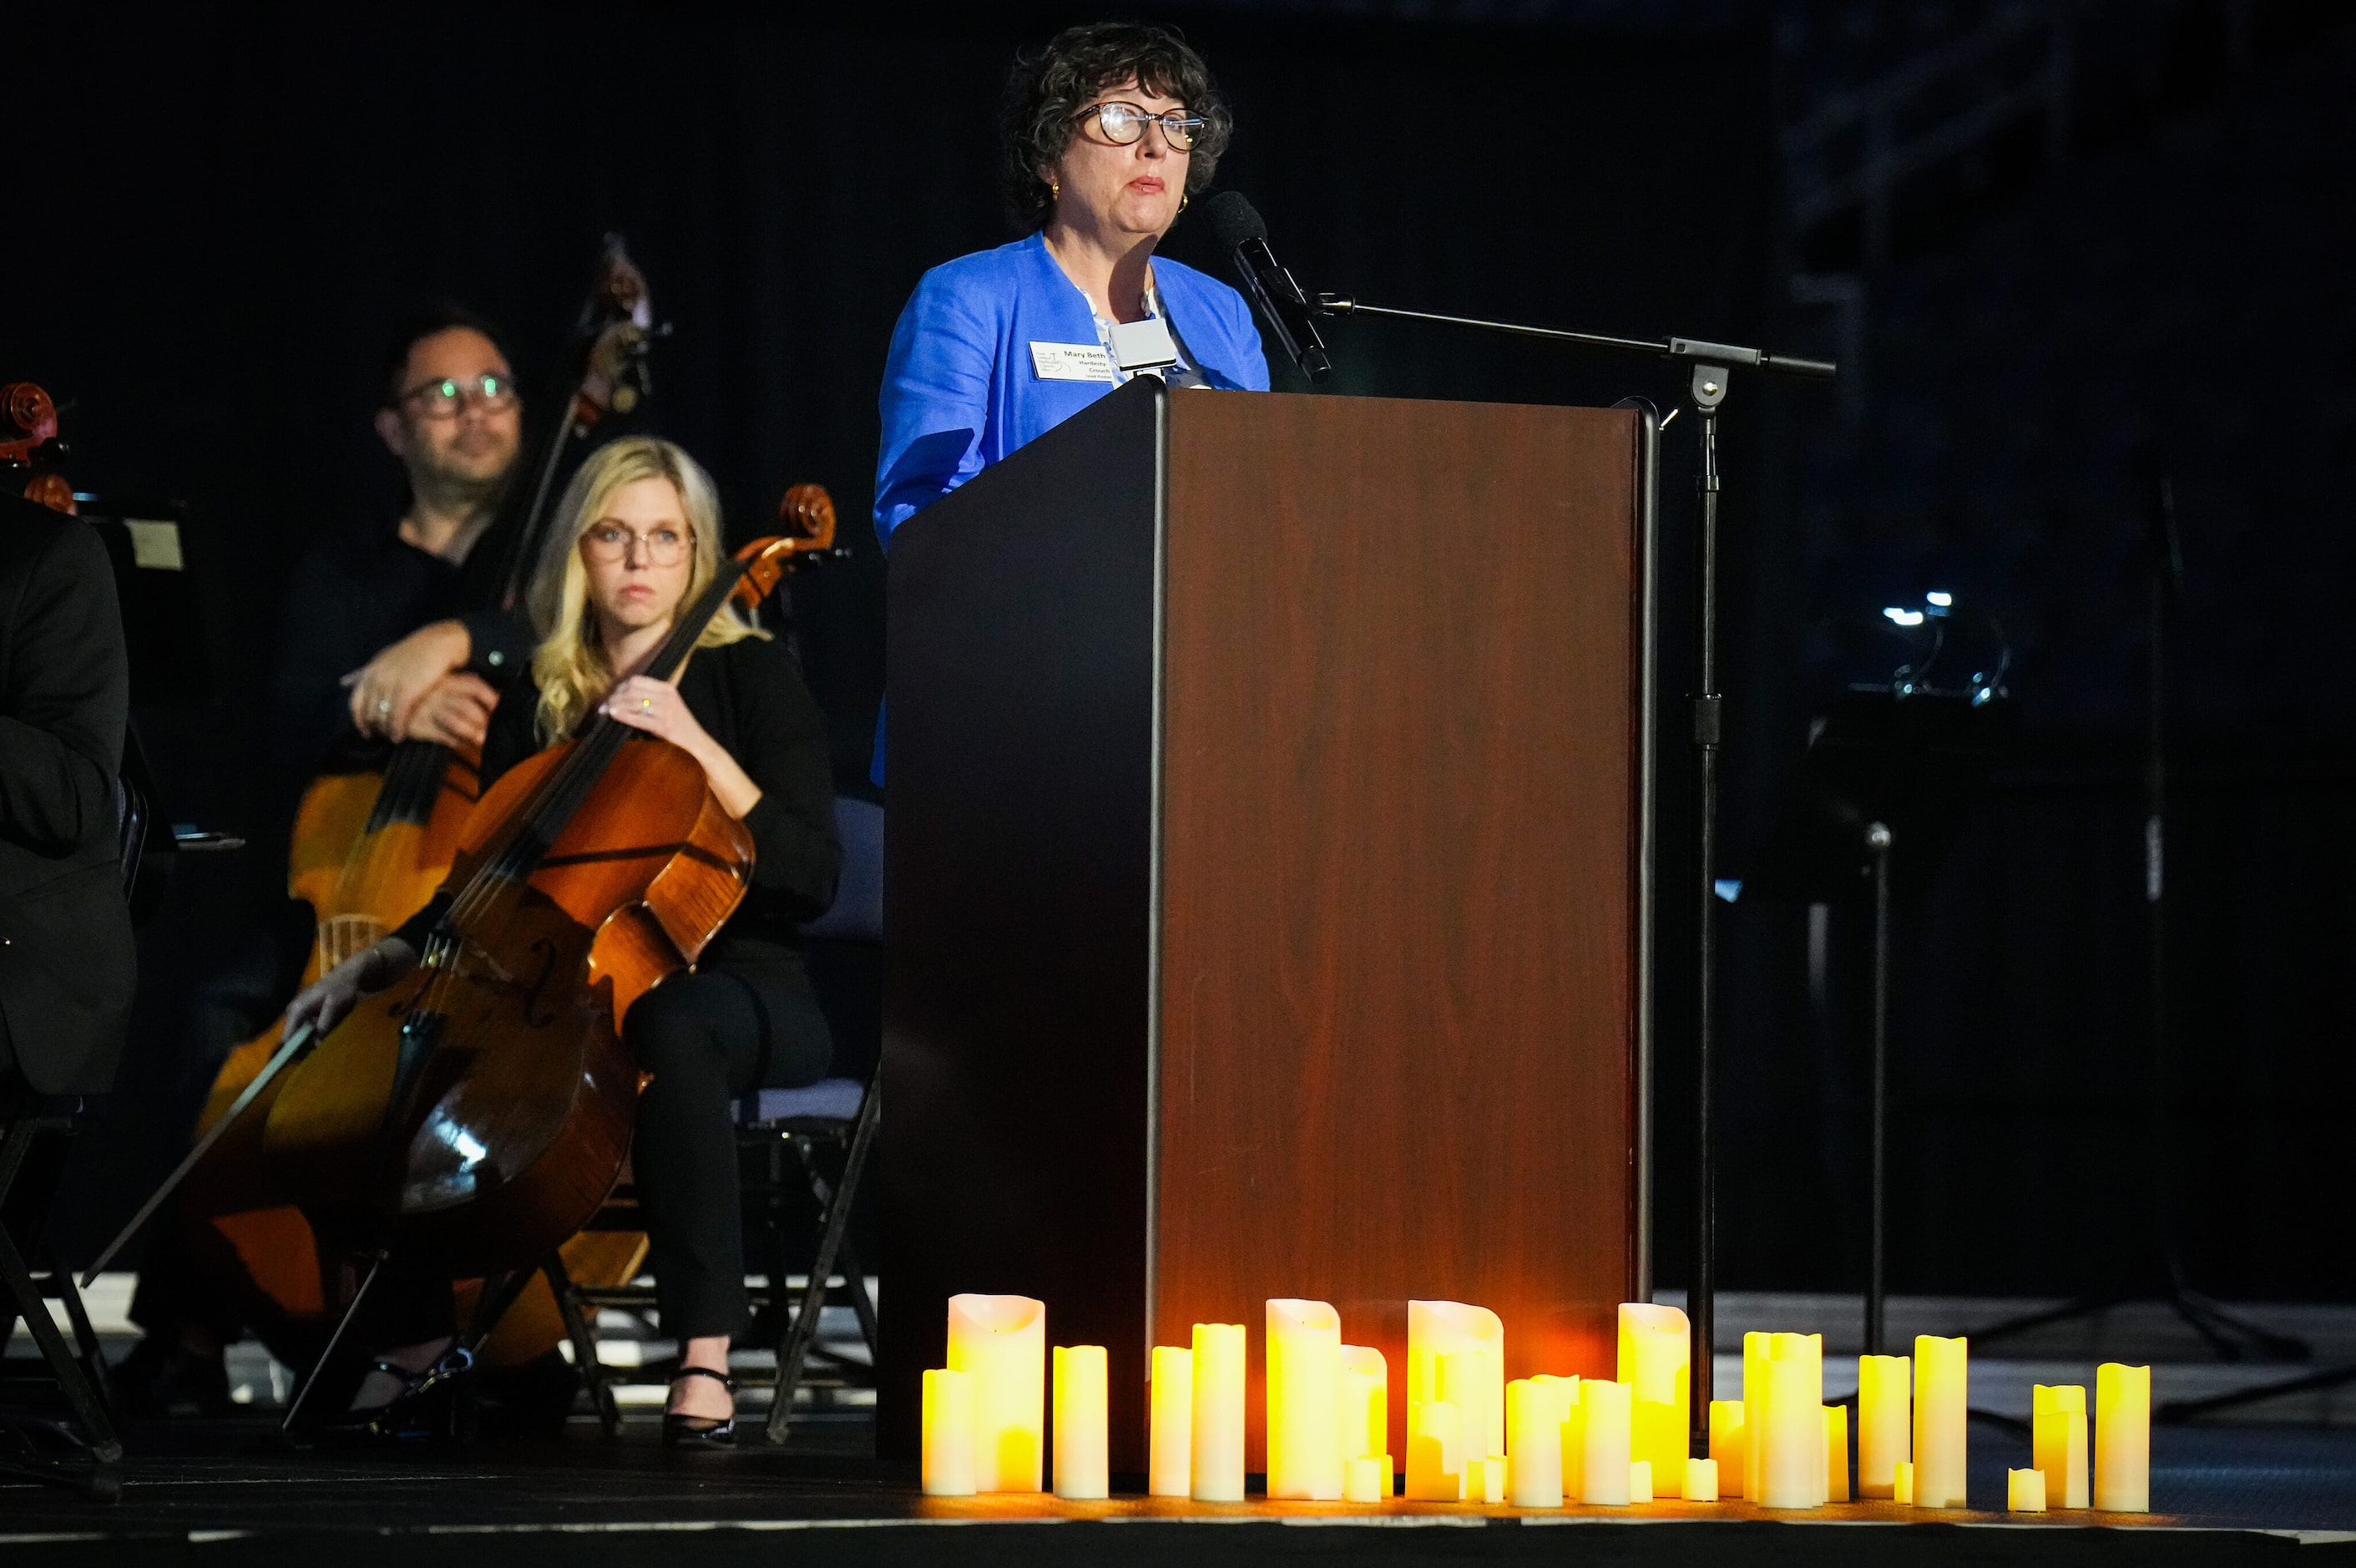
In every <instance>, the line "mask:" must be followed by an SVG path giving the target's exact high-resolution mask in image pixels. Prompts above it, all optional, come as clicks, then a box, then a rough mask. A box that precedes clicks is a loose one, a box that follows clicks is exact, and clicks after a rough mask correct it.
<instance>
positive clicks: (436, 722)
mask: <svg viewBox="0 0 2356 1568" xmlns="http://www.w3.org/2000/svg"><path fill="white" fill-rule="evenodd" d="M382 374H383V381H382V383H381V384H382V387H383V393H382V396H383V402H382V403H381V404H380V406H379V407H378V409H377V411H376V430H377V434H378V435H379V436H380V438H381V439H382V440H383V442H384V444H385V446H386V448H387V449H388V450H389V451H391V454H392V456H394V457H395V458H396V459H398V460H399V461H400V463H401V466H402V470H403V473H404V475H405V476H406V478H407V480H408V489H407V498H406V501H405V504H404V505H403V507H402V511H401V513H400V514H399V515H398V516H397V517H392V518H388V519H385V520H384V521H381V522H379V523H377V524H376V525H374V526H372V527H370V528H369V529H367V530H366V531H364V532H356V531H339V532H336V533H333V534H331V535H330V536H328V537H327V538H325V539H322V540H321V541H320V542H318V543H316V545H314V546H313V547H312V548H311V550H310V551H309V552H308V553H306V554H305V555H304V557H303V558H302V560H301V561H300V562H299V563H298V564H296V566H295V572H294V575H293V578H292V580H291V582H290V584H289V586H288V589H287V596H286V607H285V611H284V618H283V620H282V625H281V631H280V638H279V647H278V655H277V660H276V664H275V668H274V671H273V678H272V682H271V689H270V707H269V713H268V732H267V733H268V736H269V740H268V752H267V763H268V770H269V779H268V781H267V784H266V786H265V796H264V799H265V804H264V819H265V820H266V821H269V822H273V823H274V824H276V827H277V835H276V836H274V837H264V838H262V839H258V840H257V842H256V843H255V845H254V847H253V849H252V851H251V852H249V853H250V855H251V858H252V870H253V874H254V875H256V877H257V878H260V879H265V880H267V881H268V882H269V883H270V885H271V889H270V891H269V892H268V893H267V894H258V895H257V896H258V897H263V898H264V899H265V902H266V903H267V904H269V905H271V906H273V907H274V906H279V905H281V902H282V900H283V893H280V892H278V891H277V890H278V889H280V888H283V886H284V876H285V866H286V856H285V854H284V848H285V844H284V836H283V835H284V832H285V829H286V825H287V824H291V823H292V822H293V821H294V816H295V806H296V804H297V803H298V801H299V800H300V799H301V797H302V793H303V790H304V789H305V786H306V785H307V784H308V783H309V782H310V780H311V779H312V778H313V777H314V776H315V775H316V774H318V773H319V772H321V771H336V770H339V769H351V768H361V767H367V766H371V765H373V764H374V763H376V762H377V761H379V760H380V758H381V755H382V749H383V746H384V745H385V743H386V742H387V741H389V740H398V739H408V738H418V739H424V740H433V741H439V742H441V743H442V744H444V745H463V746H468V747H473V746H480V745H481V744H482V740H483V737H484V735H485V733H486V731H487V726H488V725H489V722H490V717H491V714H492V711H493V709H494V708H495V707H496V705H497V703H498V686H499V684H501V683H503V682H505V681H506V680H507V679H508V678H509V677H511V676H512V675H513V673H514V672H515V671H516V670H517V669H519V667H520V665H521V663H522V660H523V658H524V654H525V651H526V650H527V648H528V646H529V644H528V639H527V634H526V632H525V629H524V627H523V625H522V623H521V621H520V619H519V618H516V617H514V616H512V615H509V614H506V613H503V612H500V611H497V610H484V609H480V608H478V607H481V606H485V605H489V604H491V603H493V602H494V601H495V597H496V595H497V591H498V583H497V582H496V581H495V580H494V579H495V578H496V577H497V575H498V571H499V567H500V564H501V557H502V556H503V554H504V552H503V551H502V550H500V549H499V548H498V541H492V542H486V538H485V536H486V534H487V532H489V530H490V527H491V524H492V521H493V520H494V518H495V517H496V516H497V515H498V509H499V503H500V499H501V497H502V496H503V494H504V493H505V490H506V488H507V483H508V479H509V476H510V474H511V473H513V471H514V470H515V467H516V460H517V455H518V452H519V448H520V447H521V445H522V428H523V424H522V414H523V410H522V403H521V401H520V399H519V396H518V394H517V391H516V386H515V382H514V379H513V376H512V373H511V371H510V370H509V357H508V354H507V352H506V350H505V349H504V348H502V347H501V344H500V338H499V333H498V328H495V327H493V326H492V325H491V324H490V323H488V322H487V321H486V320H484V319H483V318H482V317H478V316H477V315H475V314H474V313H473V312H471V311H468V310H466V308H464V307H463V306H457V305H455V304H450V303H446V302H442V303H435V304H432V305H428V306H423V307H421V308H420V309H418V310H416V311H414V312H412V314H411V315H410V316H409V317H407V318H406V319H405V320H403V321H402V323H401V324H400V325H399V326H398V328H396V330H395V331H394V333H393V335H392V336H391V339H390V340H389V342H388V343H387V345H386V352H385V356H384V361H383V372H382ZM466 612H471V613H466ZM421 628H434V631H433V632H432V633H430V634H428V635H426V636H423V637H416V636H413V635H412V634H417V633H419V632H420V631H421ZM419 643H423V644H425V645H426V647H425V651H426V653H427V655H428V657H430V658H431V659H433V660H437V661H439V662H438V664H437V667H436V668H435V670H434V674H433V676H432V678H431V679H428V680H423V681H420V680H417V679H416V678H415V677H414V675H413V673H412V671H413V670H414V667H415V662H416V661H415V657H414V656H415V654H416V652H417V651H418V647H417V645H418V644H419ZM283 907H284V908H289V909H290V910H292V909H299V908H300V906H293V905H284V906H283ZM288 924H289V927H290V935H291V932H292V922H288ZM310 929H311V928H310V924H309V921H308V919H307V918H305V919H304V920H303V922H302V923H301V927H300V930H301V934H302V936H303V938H304V941H303V943H302V945H301V947H300V948H299V949H296V950H293V951H282V950H281V948H282V947H287V946H291V945H292V944H291V943H290V942H288V941H287V940H282V939H278V938H276V937H274V936H273V940H270V941H269V942H267V943H266V944H264V945H263V948H262V950H260V951H257V952H256V953H254V954H252V955H251V956H249V957H244V958H242V959H241V960H240V961H233V962H232V963H231V964H230V965H229V966H227V967H226V968H225V971H224V972H222V973H220V974H219V975H217V976H216V978H215V980H214V981H213V982H212V983H210V986H209V990H210V991H211V992H212V993H214V994H212V995H210V996H209V997H205V998H200V1002H209V1003H211V1004H212V1006H211V1007H210V1008H208V1009H202V1011H203V1013H204V1015H205V1017H207V1018H210V1017H211V1015H212V1014H214V1013H219V1014H220V1015H222V1016H221V1017H220V1020H219V1021H218V1022H210V1023H207V1022H201V1021H200V1022H199V1023H198V1024H197V1026H196V1027H197V1028H198V1029H199V1030H200V1031H201V1032H202V1033H204V1034H205V1035H207V1036H212V1035H215V1034H220V1036H221V1037H219V1038H211V1037H208V1038H204V1039H200V1040H198V1042H197V1044H196V1047H195V1054H197V1055H198V1056H201V1057H202V1058H204V1059H203V1060H202V1061H201V1062H200V1063H198V1066H200V1067H201V1068H202V1071H203V1079H204V1081H205V1082H207V1083H209V1082H210V1081H211V1078H212V1075H213V1072H214V1070H215V1069H217V1068H218V1067H219V1065H220V1057H221V1054H222V1053H223V1052H225V1051H227V1050H228V1049H229V1048H230V1047H231V1046H233V1045H235V1044H236V1043H237V1042H238V1041H240V1040H242V1039H245V1038H248V1037H250V1036H252V1035H254V1034H257V1033H259V1032H260V1030H261V1029H262V1026H263V1024H264V1023H265V1022H266V1021H267V1018H268V1015H269V1011H270V1010H271V1009H272V1008H273V1007H274V1006H275V1005H276V1004H277V1003H278V1001H279V999H280V998H282V997H284V995H285V993H286V987H288V986H290V985H291V984H292V983H293V973H292V971H295V970H299V969H300V967H301V964H302V953H303V952H304V951H306V950H307V947H308V936H309V932H310ZM248 971H252V972H248ZM176 1235H177V1230H175V1228H174V1227H173V1226H171V1225H169V1224H165V1225H160V1226H157V1227H155V1228H154V1229H153V1230H151V1232H150V1240H149V1241H148V1244H147V1250H146V1254H145V1257H144V1259H143V1260H142V1263H141V1267H140V1278H139V1289H138V1292H137V1294H136V1295H135V1296H134V1299H133V1302H132V1307H131V1317H132V1321H134V1323H136V1324H137V1325H138V1326H140V1327H141V1328H142V1329H143V1330H145V1335H146V1337H145V1339H143V1340H142V1341H141V1342H140V1344H139V1345H138V1346H137V1347H136V1348H134V1349H133V1351H132V1352H131V1355H130V1356H129V1358H127V1359H125V1360H124V1362H123V1365H122V1366H120V1367H119V1368H117V1369H116V1373H115V1381H116V1386H117V1388H118V1391H119V1392H120V1395H121V1397H122V1398H123V1402H124V1404H125V1406H126V1408H127V1409H129V1410H130V1411H131V1412H134V1413H142V1414H160V1413H166V1412H191V1413H207V1412H219V1411H220V1410H223V1409H225V1408H226V1407H227V1406H228V1403H229V1382H228V1378H227V1375H226V1372H225V1370H224V1369H223V1365H222V1359H221V1353H222V1348H223V1347H225V1346H227V1345H229V1344H230V1343H233V1342H234V1341H235V1340H237V1339H238V1338H239V1337H241V1335H242V1334H243V1333H244V1332H245V1331H246V1329H247V1328H248V1327H250V1326H251V1325H250V1324H249V1323H248V1322H247V1321H246V1311H245V1308H244V1305H243V1304H241V1303H238V1302H233V1301H227V1300H220V1299H216V1296H217V1294H218V1293H214V1292H210V1291H207V1290H204V1289H202V1288H200V1287H199V1286H198V1284H197V1283H196V1282H195V1280H194V1279H193V1278H192V1276H191V1274H190V1273H189V1271H188V1269H187V1264H186V1261H185V1260H184V1259H183V1258H182V1257H181V1256H180V1254H179V1252H178V1251H177V1242H176V1241H175V1240H174V1239H173V1238H174V1237H175V1236H176Z"/></svg>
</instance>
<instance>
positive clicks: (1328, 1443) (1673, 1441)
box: [923, 1295, 2151, 1512]
mask: <svg viewBox="0 0 2356 1568" xmlns="http://www.w3.org/2000/svg"><path fill="white" fill-rule="evenodd" d="M1619 1328H1620V1343H1619V1366H1618V1372H1619V1376H1618V1378H1617V1379H1616V1380H1612V1381H1608V1382H1607V1381H1604V1380H1601V1379H1595V1378H1578V1377H1553V1376H1548V1375H1545V1374H1541V1375H1539V1376H1537V1377H1533V1378H1526V1379H1522V1378H1517V1379H1515V1380H1513V1381H1511V1382H1507V1381H1506V1380H1505V1325H1504V1324H1503V1323H1502V1322H1500V1321H1499V1319H1498V1317H1497V1315H1496V1314H1495V1313H1494V1312H1491V1311H1489V1310H1488V1309H1486V1308H1485V1307H1479V1306H1470V1305H1465V1304H1464V1303H1462V1302H1452V1301H1411V1302H1409V1303H1408V1368H1407V1373H1408V1377H1407V1434H1408V1437H1407V1455H1406V1459H1407V1463H1406V1466H1405V1470H1406V1476H1405V1481H1406V1486H1405V1491H1406V1494H1407V1496H1408V1498H1414V1499H1419V1500H1423V1501H1436V1502H1479V1503H1507V1504H1512V1505H1514V1506H1515V1507H1520V1508H1560V1507H1562V1506H1564V1505H1565V1504H1566V1503H1574V1502H1575V1503H1601V1504H1626V1503H1640V1502H1651V1501H1652V1500H1654V1498H1656V1497H1663V1498H1684V1499H1686V1500H1687V1501H1690V1502H1715V1501H1717V1500H1718V1499H1719V1496H1720V1495H1721V1489H1722V1490H1723V1494H1724V1495H1725V1496H1728V1497H1740V1498H1748V1499H1749V1500H1751V1501H1752V1502H1755V1503H1758V1504H1760V1505H1761V1506H1762V1507H1765V1508H1776V1509H1807V1508H1815V1507H1818V1506H1820V1505H1822V1504H1825V1503H1827V1502H1846V1501H1847V1500H1848V1498H1849V1474H1850V1472H1849V1443H1848V1435H1849V1434H1848V1413H1849V1412H1848V1409H1847V1406H1846V1405H1844V1404H1831V1405H1828V1404H1826V1403H1825V1402H1824V1337H1823V1336H1822V1335H1820V1334H1746V1335H1744V1336H1743V1345H1742V1397H1741V1398H1740V1399H1739V1400H1713V1401H1711V1402H1710V1406H1709V1425H1708V1431H1709V1456H1708V1458H1694V1457H1691V1456H1690V1455H1689V1454H1688V1452H1687V1448H1688V1438H1687V1423H1688V1412H1689V1410H1690V1398H1691V1396H1690V1392H1689V1387H1690V1373H1691V1361H1690V1358H1691V1351H1690V1339H1689V1337H1688V1328H1687V1322H1686V1316H1685V1314H1684V1313H1682V1312H1679V1311H1678V1310H1677V1309H1676V1308H1675V1307H1669V1306H1655V1305H1645V1304H1641V1303H1630V1304H1627V1305H1622V1307H1621V1308H1620V1322H1619ZM1046 1333H1047V1311H1046V1307H1045V1305H1044V1304H1042V1303H1040V1302H1037V1301H1033V1300H1032V1299H1031V1298H1030V1297H1028V1296H1009V1295H958V1296H952V1297H950V1298H949V1315H948V1366H947V1367H946V1368H940V1369H935V1370H931V1371H927V1372H926V1374H925V1392H924V1466H923V1468H924V1488H925V1490H926V1493H928V1494H930V1495H932V1496H935V1497H964V1496H970V1495H971V1494H973V1493H976V1492H1036V1491H1040V1490H1043V1489H1044V1482H1045V1478H1046V1477H1045V1472H1046V1461H1047V1459H1048V1457H1049V1455H1047V1453H1046V1448H1045V1444H1044V1415H1045V1413H1046V1412H1045V1405H1046V1391H1047V1373H1048V1369H1049V1358H1048V1355H1047V1341H1046ZM1244 1339H1245V1335H1244V1326H1243V1325H1241V1324H1239V1323H1198V1324H1196V1325H1194V1342H1193V1343H1192V1344H1191V1345H1189V1346H1184V1347H1176V1346H1166V1345H1165V1346H1156V1347H1155V1348H1154V1349H1153V1355H1152V1365H1151V1375H1152V1400H1151V1427H1150V1437H1149V1442H1148V1449H1147V1453H1148V1474H1147V1488H1146V1489H1147V1490H1148V1491H1149V1492H1150V1493H1151V1495H1153V1496H1155V1497H1173V1498H1194V1499H1195V1500H1196V1501H1198V1502H1240V1501H1242V1500H1243V1497H1244V1387H1245V1378H1244V1370H1245V1366H1244V1355H1245V1348H1244ZM1264 1353H1265V1355H1266V1358H1267V1364H1266V1369H1265V1372H1266V1375H1265V1378H1264V1382H1265V1385H1266V1391H1267V1401H1268V1409H1267V1430H1268V1452H1267V1476H1268V1495H1269V1497H1270V1498H1298V1499H1302V1500H1307V1501H1349V1502H1365V1503H1373V1502H1380V1501H1383V1500H1385V1499H1387V1498H1390V1497H1391V1496H1393V1495H1394V1493H1395V1491H1397V1490H1398V1480H1399V1476H1398V1466H1395V1465H1394V1462H1393V1459H1392V1456H1391V1455H1389V1454H1388V1453H1387V1452H1385V1451H1384V1450H1385V1449H1386V1447H1387V1443H1388V1434H1389V1430H1390V1377H1389V1368H1388V1365H1387V1363H1386V1362H1385V1360H1384V1359H1383V1355H1382V1352H1381V1351H1379V1350H1376V1349H1373V1348H1368V1347H1366V1346H1363V1345H1344V1344H1343V1343H1342V1319H1341V1316H1340V1314H1338V1313H1336V1312H1335V1311H1334V1310H1333V1307H1332V1306H1331V1305H1328V1304H1326V1303H1324V1302H1322V1301H1301V1300H1292V1299H1284V1300H1276V1301H1270V1302H1269V1303H1268V1318H1267V1326H1266V1340H1265V1345H1264ZM1053 1368H1054V1374H1055V1376H1054V1391H1055V1426H1054V1433H1055V1452H1054V1455H1053V1459H1054V1477H1055V1495H1056V1496H1057V1497H1060V1498H1075V1499H1087V1498H1103V1497H1107V1496H1108V1495H1109V1492H1110V1476H1109V1466H1108V1442H1107V1433H1106V1415H1105V1407H1106V1401H1105V1387H1106V1385H1105V1375H1106V1370H1105V1369H1106V1362H1105V1351H1104V1348H1103V1347H1102V1346H1099V1345H1070V1346H1066V1345H1059V1346H1056V1347H1055V1354H1054V1358H1053ZM1968 1379H1969V1355H1968V1346H1967V1344H1966V1342H1965V1341H1964V1340H1962V1339H1944V1338H1940V1337H1936V1336H1934V1335H1924V1336H1922V1337H1919V1338H1917V1339H1916V1340H1915V1341H1914V1354H1913V1356H1912V1358H1908V1357H1904V1356H1863V1357H1859V1358H1858V1393H1857V1412H1858V1434H1857V1439H1858V1440H1857V1473H1856V1474H1857V1495H1858V1496H1859V1497H1860V1498H1885V1499H1889V1500H1890V1501H1894V1502H1899V1503H1906V1504H1911V1505H1912V1506H1914V1507H1917V1508H1940V1509H1944V1508H1962V1507H1964V1506H1965V1501H1964V1479H1965V1436H1966V1423H1967V1421H1968V1419H1969V1409H1968V1404H1967V1401H1966V1390H1967V1387H1968ZM2034 1397H2035V1424H2034V1454H2033V1463H2032V1466H2031V1467H2030V1468H2029V1469H2026V1470H2013V1471H2009V1472H2008V1480H2007V1494H2008V1495H2007V1505H2008V1507H2009V1508H2011V1509H2015V1510H2017V1511H2022V1512H2041V1511H2043V1510H2044V1509H2048V1508H2085V1507H2087V1506H2088V1505H2089V1503H2090V1502H2091V1504H2092V1506H2094V1507H2095V1508H2098V1509H2109V1510H2112V1511H2115V1512H2142V1511H2144V1510H2146V1509H2148V1508H2149V1506H2150V1430H2151V1369H2149V1368H2148V1367H2124V1366H2119V1365H2116V1364H2105V1365H2104V1366H2103V1367H2101V1368H2100V1369H2097V1371H2096V1374H2095V1397H2094V1412H2093V1413H2094V1422H2093V1431H2092V1433H2091V1437H2092V1439H2093V1441H2092V1444H2091V1446H2090V1444H2089V1437H2090V1433H2089V1430H2088V1428H2089V1422H2088V1414H2089V1412H2088V1411H2087V1408H2086V1391H2085V1390H2084V1389H2083V1387H2058V1388H2047V1387H2044V1386H2042V1385H2040V1386H2039V1387H2038V1389H2037V1390H2036V1393H2035V1396H2034ZM2090 1455H2091V1463H2090Z"/></svg>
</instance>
